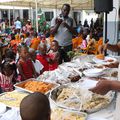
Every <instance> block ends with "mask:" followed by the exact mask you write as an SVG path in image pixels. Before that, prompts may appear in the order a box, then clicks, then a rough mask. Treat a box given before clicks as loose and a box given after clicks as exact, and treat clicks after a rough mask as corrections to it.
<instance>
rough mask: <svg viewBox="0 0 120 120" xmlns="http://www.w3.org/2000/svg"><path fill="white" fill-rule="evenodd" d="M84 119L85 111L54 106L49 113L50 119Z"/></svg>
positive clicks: (85, 117)
mask: <svg viewBox="0 0 120 120" xmlns="http://www.w3.org/2000/svg"><path fill="white" fill-rule="evenodd" d="M66 119H69V120H86V119H87V113H85V112H76V111H71V110H66V109H62V108H55V109H53V110H52V113H51V120H66Z"/></svg>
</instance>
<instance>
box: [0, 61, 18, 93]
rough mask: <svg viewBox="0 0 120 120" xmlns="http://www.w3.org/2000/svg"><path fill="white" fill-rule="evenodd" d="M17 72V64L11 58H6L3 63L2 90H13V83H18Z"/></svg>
mask: <svg viewBox="0 0 120 120" xmlns="http://www.w3.org/2000/svg"><path fill="white" fill-rule="evenodd" d="M16 79H17V72H16V65H15V63H14V62H13V61H11V60H10V59H5V60H4V62H3V63H2V64H1V72H0V87H1V89H2V92H8V91H12V90H13V84H15V83H16Z"/></svg>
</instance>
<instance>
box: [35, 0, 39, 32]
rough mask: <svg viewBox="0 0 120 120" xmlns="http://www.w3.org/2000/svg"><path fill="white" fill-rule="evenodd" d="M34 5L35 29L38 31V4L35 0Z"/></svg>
mask: <svg viewBox="0 0 120 120" xmlns="http://www.w3.org/2000/svg"><path fill="white" fill-rule="evenodd" d="M35 6H36V31H37V32H38V5H37V0H35Z"/></svg>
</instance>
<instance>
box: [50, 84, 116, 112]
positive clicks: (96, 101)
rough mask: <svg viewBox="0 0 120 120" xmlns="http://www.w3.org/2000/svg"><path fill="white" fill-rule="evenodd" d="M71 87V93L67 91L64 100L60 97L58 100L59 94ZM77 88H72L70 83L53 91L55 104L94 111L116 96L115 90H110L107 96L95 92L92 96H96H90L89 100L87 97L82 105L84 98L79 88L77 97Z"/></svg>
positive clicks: (52, 97) (52, 99)
mask: <svg viewBox="0 0 120 120" xmlns="http://www.w3.org/2000/svg"><path fill="white" fill-rule="evenodd" d="M69 88H71V92H69V95H68V93H67V92H65V95H66V97H65V96H64V95H63V96H64V98H63V101H61V99H59V101H58V96H59V95H60V94H61V93H62V90H63V89H69ZM75 89H76V88H72V86H70V85H61V86H59V87H57V88H55V89H54V90H52V91H51V93H50V99H51V101H52V102H53V103H54V104H55V105H57V106H58V107H60V108H64V109H68V110H73V111H82V112H87V113H93V112H96V111H99V110H101V109H103V108H105V107H107V106H108V105H109V104H110V103H111V102H112V100H113V98H114V92H109V93H108V94H107V95H106V96H102V95H97V94H93V96H92V97H94V98H88V100H86V99H85V100H84V101H86V102H84V103H82V106H81V100H82V97H81V94H80V92H79V91H78V89H76V91H77V94H76V95H77V97H76V96H75V94H74V92H73V91H74V90H75ZM68 91H69V90H68ZM83 94H86V96H87V93H86V92H83ZM88 96H89V94H88ZM95 96H96V97H95ZM59 98H60V97H59ZM61 98H62V97H61Z"/></svg>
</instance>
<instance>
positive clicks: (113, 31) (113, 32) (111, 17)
mask: <svg viewBox="0 0 120 120" xmlns="http://www.w3.org/2000/svg"><path fill="white" fill-rule="evenodd" d="M119 6H120V0H113V7H115V8H116V9H115V8H114V9H113V11H112V12H110V13H109V14H108V23H107V24H108V27H107V30H108V34H107V37H108V39H109V40H110V43H111V44H115V43H117V41H118V21H119V16H118V10H119Z"/></svg>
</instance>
